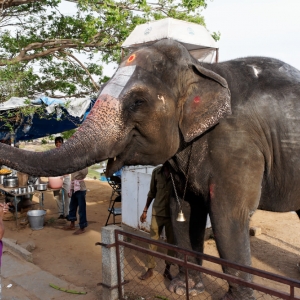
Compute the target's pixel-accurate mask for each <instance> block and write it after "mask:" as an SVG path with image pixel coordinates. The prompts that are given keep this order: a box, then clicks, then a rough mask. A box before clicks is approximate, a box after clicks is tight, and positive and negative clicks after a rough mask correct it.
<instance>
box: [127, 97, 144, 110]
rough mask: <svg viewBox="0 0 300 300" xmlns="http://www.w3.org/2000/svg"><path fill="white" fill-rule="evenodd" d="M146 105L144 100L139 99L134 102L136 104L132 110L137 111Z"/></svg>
mask: <svg viewBox="0 0 300 300" xmlns="http://www.w3.org/2000/svg"><path fill="white" fill-rule="evenodd" d="M143 103H144V100H142V99H137V100H135V101H134V103H133V104H132V105H131V106H130V110H136V109H137V108H139V107H140V106H141V105H142V104H143Z"/></svg>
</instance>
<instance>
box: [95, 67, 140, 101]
mask: <svg viewBox="0 0 300 300" xmlns="http://www.w3.org/2000/svg"><path fill="white" fill-rule="evenodd" d="M135 67H136V66H135V65H134V66H127V67H122V68H119V70H118V71H117V73H116V74H115V76H114V77H113V78H112V79H111V80H110V82H109V83H108V84H107V85H106V86H105V88H104V89H103V91H102V92H101V94H100V95H102V94H107V95H110V96H112V97H114V98H118V97H119V95H120V94H121V92H122V91H123V89H124V87H125V85H126V83H127V82H128V80H129V79H130V77H131V76H132V74H133V72H134V70H135Z"/></svg>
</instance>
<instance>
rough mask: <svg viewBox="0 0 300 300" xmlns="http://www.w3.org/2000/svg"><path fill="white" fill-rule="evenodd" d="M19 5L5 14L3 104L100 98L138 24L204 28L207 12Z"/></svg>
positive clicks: (130, 0)
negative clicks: (176, 22) (182, 23)
mask: <svg viewBox="0 0 300 300" xmlns="http://www.w3.org/2000/svg"><path fill="white" fill-rule="evenodd" d="M16 1H17V0H12V1H9V2H5V3H6V5H7V6H6V7H4V10H3V11H2V12H1V17H2V18H1V19H0V26H1V29H2V30H1V32H0V84H1V87H0V102H1V101H5V100H7V99H9V98H10V97H12V96H18V97H29V98H32V97H34V96H35V95H36V94H45V95H47V96H50V97H54V98H55V97H69V96H75V97H81V96H85V95H93V94H96V93H97V91H98V89H99V86H100V85H101V84H102V83H103V82H105V81H107V80H108V78H107V76H104V74H103V72H102V69H103V64H105V63H106V64H107V63H110V62H116V63H119V62H120V56H121V51H120V48H121V44H122V42H123V41H124V40H125V39H126V37H127V36H128V35H129V34H130V33H131V31H132V30H133V29H134V28H135V26H136V25H139V24H143V23H145V22H147V21H151V20H158V19H161V18H165V17H173V18H177V19H182V20H186V21H190V22H195V23H198V24H203V25H204V19H203V17H202V16H201V15H200V12H201V9H203V8H205V7H206V1H205V0H182V1H177V0H176V1H175V0H158V1H156V2H150V1H147V0H120V1H114V0H100V1H99V0H78V2H76V3H74V2H66V1H62V2H60V1H58V0H41V1H32V0H27V2H26V0H25V1H24V2H22V3H24V4H22V5H20V3H21V2H16ZM215 36H216V38H217V37H218V34H216V35H215Z"/></svg>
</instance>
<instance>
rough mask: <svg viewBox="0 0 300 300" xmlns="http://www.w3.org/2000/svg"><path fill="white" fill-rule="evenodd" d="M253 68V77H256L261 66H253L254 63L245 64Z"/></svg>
mask: <svg viewBox="0 0 300 300" xmlns="http://www.w3.org/2000/svg"><path fill="white" fill-rule="evenodd" d="M247 66H249V67H251V68H252V69H253V72H254V75H255V77H258V74H259V73H261V71H262V70H261V68H259V67H257V66H255V65H247Z"/></svg>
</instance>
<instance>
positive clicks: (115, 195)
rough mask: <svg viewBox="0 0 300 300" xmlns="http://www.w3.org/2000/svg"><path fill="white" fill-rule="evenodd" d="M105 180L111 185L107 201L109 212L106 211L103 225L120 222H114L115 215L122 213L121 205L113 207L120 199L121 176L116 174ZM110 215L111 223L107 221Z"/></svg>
mask: <svg viewBox="0 0 300 300" xmlns="http://www.w3.org/2000/svg"><path fill="white" fill-rule="evenodd" d="M107 182H108V184H109V185H110V186H111V188H112V192H111V196H110V201H109V208H108V212H109V213H108V217H107V220H106V223H105V226H107V225H110V224H114V225H115V224H120V223H121V222H116V216H120V215H122V208H121V207H117V208H115V203H116V202H121V201H122V195H121V178H120V177H118V176H111V177H110V178H108V181H107ZM111 215H112V216H113V223H108V221H109V219H110V216H111Z"/></svg>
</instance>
